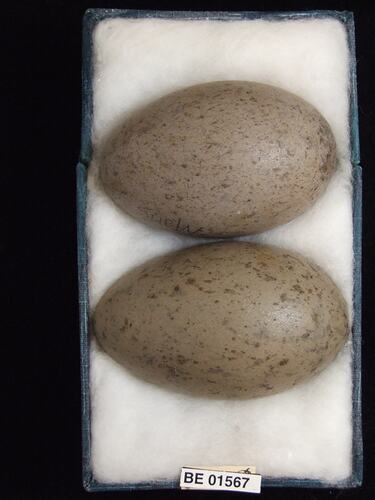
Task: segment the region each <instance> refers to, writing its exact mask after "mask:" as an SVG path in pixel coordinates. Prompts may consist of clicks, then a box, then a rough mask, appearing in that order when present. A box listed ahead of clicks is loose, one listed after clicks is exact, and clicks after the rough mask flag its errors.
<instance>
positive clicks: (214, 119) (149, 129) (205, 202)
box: [99, 81, 336, 237]
mask: <svg viewBox="0 0 375 500" xmlns="http://www.w3.org/2000/svg"><path fill="white" fill-rule="evenodd" d="M99 157H100V160H99V163H100V177H101V180H102V184H103V186H104V189H105V191H106V192H107V193H108V195H109V196H110V197H111V198H112V199H113V200H114V201H115V203H116V204H117V205H118V206H119V207H121V208H122V209H123V210H125V211H126V212H127V213H129V214H131V215H133V216H134V217H136V218H138V219H140V220H141V221H143V222H146V223H149V224H151V225H154V226H156V227H162V228H166V229H170V230H174V231H178V232H182V233H189V234H192V235H194V236H206V237H213V236H218V237H229V236H234V235H241V234H249V233H255V232H260V231H264V230H266V229H270V228H272V227H274V226H277V225H279V224H283V223H285V222H288V221H290V220H291V219H293V218H294V217H296V216H297V215H299V214H301V213H302V212H304V211H305V210H306V209H307V208H308V207H310V206H311V205H312V204H313V203H314V201H315V200H316V199H317V198H318V197H319V195H320V194H321V193H322V192H323V190H324V189H325V187H326V185H327V183H328V180H329V178H330V176H331V174H332V172H333V170H334V169H335V166H336V146H335V140H334V137H333V135H332V132H331V130H330V127H329V125H328V123H327V122H326V120H325V119H324V118H323V117H322V115H321V114H320V113H319V112H318V111H317V110H316V109H315V108H314V107H313V106H311V105H310V104H308V103H307V102H306V101H304V100H302V99H300V98H299V97H297V96H296V95H294V94H291V93H289V92H286V91H284V90H282V89H280V88H276V87H273V86H270V85H264V84H260V83H254V82H241V81H227V82H212V83H207V84H202V85H196V86H193V87H189V88H186V89H183V90H180V91H178V92H174V93H172V94H169V95H167V96H165V97H163V98H161V99H159V100H158V101H156V102H154V103H153V104H150V105H149V106H147V107H145V108H144V109H143V110H141V111H139V112H138V113H136V114H135V115H134V116H133V117H132V118H131V119H129V120H128V121H127V122H126V123H124V124H123V126H122V127H120V128H119V129H118V130H117V131H116V132H114V133H113V134H112V136H111V137H110V138H109V139H108V141H106V144H105V146H104V147H103V149H102V154H101V155H99Z"/></svg>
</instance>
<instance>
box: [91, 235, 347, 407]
mask: <svg viewBox="0 0 375 500" xmlns="http://www.w3.org/2000/svg"><path fill="white" fill-rule="evenodd" d="M93 326H94V331H95V333H96V337H97V339H98V341H99V344H100V345H101V346H102V348H103V349H104V350H105V351H106V352H107V353H108V354H109V355H110V356H112V357H113V358H114V359H115V360H116V361H118V362H119V363H121V364H122V365H124V366H125V367H126V368H128V369H129V370H131V371H132V372H133V373H134V374H136V375H138V376H140V377H142V378H144V379H145V380H146V381H148V382H153V383H157V384H162V385H165V386H167V387H170V388H173V389H175V390H178V391H183V392H188V393H191V394H195V395H200V396H212V397H218V398H249V397H256V396H265V395H268V394H273V393H276V392H279V391H282V390H285V389H288V388H290V387H293V386H294V385H296V384H298V383H300V382H302V381H304V380H306V379H308V378H310V377H311V376H312V375H314V374H316V373H318V372H320V371H321V370H322V369H323V368H324V367H325V366H326V365H327V364H328V363H330V361H332V360H333V358H334V357H335V356H336V354H337V352H338V351H339V350H340V348H341V347H342V345H343V344H344V342H345V340H346V338H347V335H348V321H347V316H346V304H345V302H344V299H343V298H342V296H341V294H340V292H339V291H338V289H337V287H336V286H335V285H334V283H333V282H332V280H331V279H330V278H329V277H328V276H327V275H326V274H325V273H324V272H323V271H322V270H321V269H320V268H318V267H317V266H316V265H313V264H312V263H311V262H309V261H307V260H306V259H304V258H303V257H301V256H300V255H298V254H296V253H293V252H290V251H287V250H282V249H278V248H276V247H271V246H264V245H254V244H251V243H245V242H224V243H213V244H207V245H202V246H197V247H193V248H189V249H186V250H183V251H179V252H176V253H173V254H170V255H166V256H163V257H161V258H158V259H155V260H153V261H150V262H149V263H147V264H145V265H143V266H141V267H139V268H137V269H135V270H133V271H131V272H130V273H128V274H126V275H124V276H123V277H122V278H121V279H120V280H119V281H117V282H116V283H115V285H114V286H112V287H111V288H110V289H109V290H108V291H107V292H106V293H105V295H104V296H103V298H102V299H101V301H100V302H99V304H98V306H97V307H96V310H95V312H94V315H93Z"/></svg>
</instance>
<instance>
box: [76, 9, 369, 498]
mask: <svg viewBox="0 0 375 500" xmlns="http://www.w3.org/2000/svg"><path fill="white" fill-rule="evenodd" d="M113 18H128V19H129V18H130V19H147V18H149V19H151V18H157V19H169V20H171V19H174V20H208V19H209V20H218V21H223V22H227V21H231V20H237V21H239V20H244V21H245V20H254V19H267V20H270V21H271V20H297V19H311V18H334V19H337V20H339V21H340V22H342V23H343V25H344V27H345V31H346V33H347V37H348V38H347V40H348V48H349V52H350V68H349V71H350V75H349V76H350V78H349V80H350V91H349V99H350V110H349V113H350V116H349V118H350V144H351V161H352V167H353V198H352V203H353V253H354V269H353V275H354V283H353V314H354V315H353V327H352V346H353V352H352V401H353V403H352V422H353V428H352V474H351V475H350V476H349V477H348V478H346V479H345V480H343V481H338V482H337V481H336V482H334V483H332V482H325V481H321V480H315V479H308V478H306V479H300V478H295V477H285V476H282V477H279V478H278V477H268V476H263V478H262V486H263V487H304V488H353V487H357V486H360V485H361V484H362V477H363V445H362V415H361V245H362V216H361V214H362V169H361V167H360V165H359V164H360V149H359V125H358V103H357V77H356V56H355V27H354V16H353V13H352V12H349V11H334V10H310V11H301V12H298V11H296V12H255V11H240V12H239V11H237V12H214V11H213V12H209V11H198V12H197V11H152V10H131V9H127V10H123V9H88V10H87V11H86V13H85V15H84V18H83V40H82V61H83V62H82V87H83V91H82V92H83V97H82V126H81V152H80V160H79V163H78V165H77V239H78V249H77V250H78V281H79V311H80V312H79V319H80V350H81V402H82V403H81V404H82V417H81V418H82V463H83V467H82V478H83V486H84V488H85V489H86V490H87V491H90V492H94V491H114V490H116V491H120V490H123V491H124V490H146V489H170V488H178V481H177V480H176V481H173V480H172V481H168V480H160V481H159V480H158V481H148V482H137V483H102V482H99V481H97V480H95V478H94V477H93V472H92V467H91V433H90V427H91V416H90V384H89V382H90V381H89V370H90V354H89V290H88V279H87V276H88V272H87V271H88V254H87V238H86V206H87V186H86V182H87V168H88V166H89V163H90V161H91V157H92V141H91V131H92V116H93V86H92V74H93V36H92V35H93V32H94V29H95V27H96V25H97V24H98V23H99V22H101V21H103V20H105V19H113Z"/></svg>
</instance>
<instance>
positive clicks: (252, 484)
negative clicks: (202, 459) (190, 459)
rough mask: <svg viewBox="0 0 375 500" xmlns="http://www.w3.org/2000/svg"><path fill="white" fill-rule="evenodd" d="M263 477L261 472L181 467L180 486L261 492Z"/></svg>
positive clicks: (184, 487)
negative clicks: (246, 472) (251, 472)
mask: <svg viewBox="0 0 375 500" xmlns="http://www.w3.org/2000/svg"><path fill="white" fill-rule="evenodd" d="M261 479H262V477H261V476H260V474H242V473H239V472H228V471H220V470H208V469H196V468H194V467H183V468H182V469H181V477H180V487H181V488H182V489H198V490H225V491H242V492H244V493H260V484H261Z"/></svg>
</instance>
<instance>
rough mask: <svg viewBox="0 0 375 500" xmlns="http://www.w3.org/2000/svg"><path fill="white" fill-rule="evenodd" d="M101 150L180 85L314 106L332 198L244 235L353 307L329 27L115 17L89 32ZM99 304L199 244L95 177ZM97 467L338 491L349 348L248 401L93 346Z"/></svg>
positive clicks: (134, 477) (108, 471)
mask: <svg viewBox="0 0 375 500" xmlns="http://www.w3.org/2000/svg"><path fill="white" fill-rule="evenodd" d="M94 48H95V65H94V125H93V143H94V153H95V152H96V151H98V149H99V148H100V144H101V141H102V140H103V138H104V137H105V136H106V134H108V133H109V132H110V131H111V129H112V128H113V127H115V126H116V125H117V124H118V123H120V122H121V120H123V119H124V118H126V117H127V116H128V115H129V114H130V113H131V112H132V111H133V110H134V109H136V108H137V107H139V106H143V105H145V104H147V103H149V102H151V101H153V100H154V99H156V98H158V97H160V96H162V95H165V94H167V93H169V92H171V91H174V90H176V89H179V88H183V87H185V86H189V85H192V84H196V83H201V82H208V81H213V80H254V81H258V82H264V83H269V84H272V85H276V86H279V87H281V88H284V89H286V90H289V91H291V92H294V93H295V94H297V95H299V96H301V97H303V98H305V99H306V100H307V101H309V102H310V103H311V104H313V105H314V106H315V107H316V108H317V109H318V110H319V111H320V112H321V113H322V114H323V115H324V117H325V118H326V119H327V120H328V122H329V123H330V125H331V127H332V130H333V132H334V135H335V138H336V142H337V146H338V157H339V167H338V171H337V172H336V174H335V175H334V177H333V178H332V180H331V181H330V184H329V186H328V189H327V191H326V192H325V194H324V195H323V196H322V197H321V198H320V199H319V200H318V201H317V203H315V205H314V206H313V207H312V208H311V209H310V210H309V211H307V212H306V213H305V214H303V215H302V216H300V217H298V218H297V219H295V220H294V221H292V222H290V223H289V224H286V225H284V226H280V227H278V228H276V229H274V230H271V231H268V232H267V233H263V234H261V235H257V236H252V237H246V238H244V239H250V240H256V241H264V242H268V243H272V244H276V245H279V246H284V247H287V248H291V249H295V250H297V251H299V252H301V253H302V254H303V255H306V256H308V257H310V258H312V259H313V260H314V261H315V262H317V263H318V264H319V265H320V266H321V267H322V268H323V269H325V271H326V272H328V273H329V275H330V276H331V277H332V278H333V279H334V281H335V282H336V283H337V285H338V286H339V288H340V289H341V290H342V292H343V294H344V296H345V298H346V300H347V301H348V304H349V309H350V313H351V310H352V270H353V269H352V267H353V266H352V211H351V179H350V175H351V174H350V172H351V165H350V146H349V126H348V120H349V118H348V109H349V97H348V85H349V72H348V71H349V53H348V45H347V40H346V34H345V30H344V28H343V26H342V25H341V23H340V22H339V21H336V20H332V19H317V20H308V21H307V20H293V21H281V22H280V21H272V22H270V21H260V20H252V21H230V22H220V21H207V20H202V21H190V20H189V21H180V20H156V19H140V20H130V19H111V20H105V21H102V22H100V23H99V25H98V26H97V28H96V30H95V33H94ZM88 189H89V192H88V220H87V224H88V238H89V248H90V257H89V272H90V301H91V308H94V307H95V305H96V304H97V302H98V300H99V298H100V296H101V295H102V294H103V293H104V291H105V290H106V289H107V288H108V287H109V286H110V285H111V284H112V283H113V282H114V281H115V280H116V279H117V278H118V277H119V276H120V275H122V274H123V273H124V272H126V271H127V270H129V269H130V268H132V267H134V266H136V265H138V264H140V263H142V262H145V261H147V260H148V259H150V258H152V257H154V256H156V255H159V254H162V253H166V252H169V251H171V250H174V249H177V248H182V247H186V246H189V245H192V244H199V243H204V241H203V240H197V239H193V238H189V237H185V236H182V235H178V234H174V233H171V232H167V231H162V230H156V229H152V228H149V227H147V226H145V225H144V224H142V223H140V222H138V221H136V220H134V219H133V218H131V217H129V216H127V215H126V214H124V213H122V212H121V211H120V210H118V209H117V208H116V207H115V206H114V205H113V203H112V202H111V200H110V199H109V198H108V197H107V196H106V195H105V194H104V193H103V191H102V190H101V188H100V185H99V183H98V181H97V167H96V165H95V154H94V161H93V163H92V165H91V166H90V169H89V183H88ZM90 381H91V404H92V407H91V435H92V467H93V473H94V476H95V478H96V479H97V480H98V481H101V482H138V481H150V480H160V479H177V477H178V474H179V469H180V467H181V466H184V465H237V464H241V465H242V464H248V465H255V466H256V467H257V470H258V471H259V473H261V474H262V475H267V476H273V477H281V476H288V477H296V478H311V479H321V480H323V481H327V482H336V481H339V480H343V479H345V478H347V477H348V476H349V475H350V474H351V438H352V420H351V387H352V380H351V347H350V345H349V344H348V345H347V346H346V347H345V348H344V349H343V350H342V352H341V353H340V354H339V356H338V357H337V358H336V360H335V361H334V362H333V363H332V364H331V365H330V366H329V367H328V368H327V369H326V370H325V371H324V372H323V373H321V374H320V375H319V376H316V377H315V378H314V379H312V380H311V381H310V382H308V383H305V384H303V385H300V386H298V387H295V388H293V389H292V390H289V391H285V392H283V393H281V394H277V395H274V396H268V397H264V398H258V399H253V400H247V401H233V400H231V401H225V400H222V401H213V400H206V399H203V398H196V397H189V396H186V395H181V394H177V393H174V392H173V391H169V390H166V389H164V388H162V387H158V386H155V385H152V384H148V383H146V382H144V381H142V380H141V379H138V378H135V377H134V376H133V375H131V374H130V373H129V372H128V371H127V370H125V369H124V368H122V367H120V366H119V365H118V364H116V363H115V362H114V361H112V359H111V358H110V357H108V356H107V355H106V354H104V353H103V352H101V351H100V350H99V349H98V348H97V346H96V344H95V341H94V340H92V346H91V368H90Z"/></svg>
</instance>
